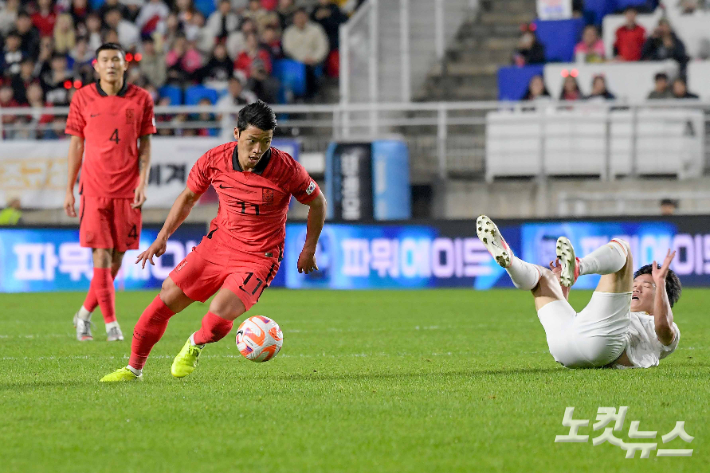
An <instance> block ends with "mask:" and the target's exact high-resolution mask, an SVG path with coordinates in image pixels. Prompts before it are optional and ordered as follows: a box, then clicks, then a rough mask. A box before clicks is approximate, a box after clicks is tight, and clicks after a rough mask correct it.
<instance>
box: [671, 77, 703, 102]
mask: <svg viewBox="0 0 710 473" xmlns="http://www.w3.org/2000/svg"><path fill="white" fill-rule="evenodd" d="M673 98H676V99H697V98H699V97H698V96H697V95H696V94H692V93H690V92H688V84H687V83H686V82H685V79H684V78H682V77H678V78H676V80H674V81H673Z"/></svg>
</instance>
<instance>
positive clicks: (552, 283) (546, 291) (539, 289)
mask: <svg viewBox="0 0 710 473" xmlns="http://www.w3.org/2000/svg"><path fill="white" fill-rule="evenodd" d="M539 269H540V282H539V283H538V285H537V286H536V287H535V289H533V295H534V296H536V297H537V296H548V297H554V298H556V297H562V288H561V287H560V280H559V279H557V276H555V274H554V273H553V272H552V271H550V270H549V269H547V268H543V267H540V268H539Z"/></svg>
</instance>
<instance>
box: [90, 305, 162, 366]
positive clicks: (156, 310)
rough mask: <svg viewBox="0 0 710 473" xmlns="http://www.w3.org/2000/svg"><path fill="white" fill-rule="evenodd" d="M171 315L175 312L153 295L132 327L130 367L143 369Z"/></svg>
mask: <svg viewBox="0 0 710 473" xmlns="http://www.w3.org/2000/svg"><path fill="white" fill-rule="evenodd" d="M101 310H103V309H101ZM173 315H175V312H173V311H172V310H170V308H169V307H168V306H166V305H165V303H164V302H163V301H162V299H160V296H155V299H153V302H151V303H150V305H149V306H148V307H146V308H145V310H144V311H143V314H141V317H140V319H138V323H136V327H135V328H134V329H133V342H132V343H131V357H130V359H129V360H128V364H129V365H130V366H131V367H132V368H135V369H137V370H142V369H143V366H145V361H146V360H147V359H148V355H150V350H152V349H153V346H154V345H155V344H156V343H158V340H160V338H161V337H162V336H163V334H164V333H165V329H166V328H167V327H168V321H169V320H170V317H172V316H173Z"/></svg>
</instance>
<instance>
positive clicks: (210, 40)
mask: <svg viewBox="0 0 710 473" xmlns="http://www.w3.org/2000/svg"><path fill="white" fill-rule="evenodd" d="M185 36H187V39H188V41H193V42H194V43H195V47H196V48H197V50H198V51H199V52H200V53H201V54H202V55H203V56H205V57H209V56H210V54H211V53H212V50H213V49H214V46H215V38H214V36H213V35H212V33H211V32H210V31H209V30H208V29H207V28H205V15H203V14H202V12H199V11H196V12H195V14H194V15H192V18H190V24H189V26H188V27H186V28H185Z"/></svg>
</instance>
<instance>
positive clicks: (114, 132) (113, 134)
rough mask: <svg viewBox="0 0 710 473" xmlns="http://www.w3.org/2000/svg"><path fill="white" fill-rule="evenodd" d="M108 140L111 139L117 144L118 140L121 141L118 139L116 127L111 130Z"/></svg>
mask: <svg viewBox="0 0 710 473" xmlns="http://www.w3.org/2000/svg"><path fill="white" fill-rule="evenodd" d="M108 140H109V141H113V142H114V143H116V144H118V142H119V141H121V140H119V139H118V128H116V129H115V130H113V133H111V138H109V139H108Z"/></svg>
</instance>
